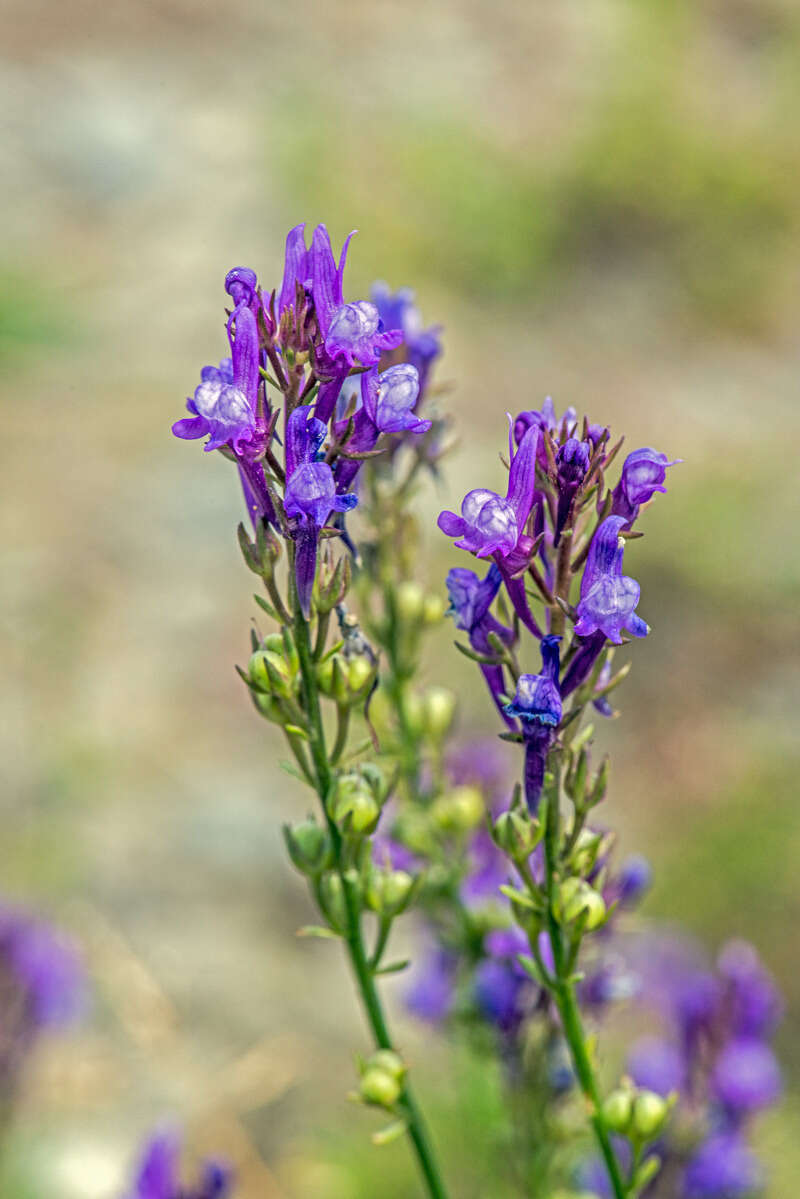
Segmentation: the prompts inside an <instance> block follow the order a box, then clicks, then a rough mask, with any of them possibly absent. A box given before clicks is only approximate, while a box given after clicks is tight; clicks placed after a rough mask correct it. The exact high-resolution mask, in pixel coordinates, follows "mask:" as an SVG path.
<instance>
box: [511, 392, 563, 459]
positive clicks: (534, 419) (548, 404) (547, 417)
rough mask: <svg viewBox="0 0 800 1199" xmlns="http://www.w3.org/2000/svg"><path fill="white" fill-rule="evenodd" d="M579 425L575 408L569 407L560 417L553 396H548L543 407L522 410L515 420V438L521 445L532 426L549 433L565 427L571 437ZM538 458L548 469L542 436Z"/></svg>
mask: <svg viewBox="0 0 800 1199" xmlns="http://www.w3.org/2000/svg"><path fill="white" fill-rule="evenodd" d="M577 426H578V414H577V413H576V411H575V409H574V408H572V407H570V408H567V410H566V411H565V413H564V415H563V416H562V417H558V416H556V410H555V407H554V406H553V400H552V397H551V396H546V397H545V401H544V403H543V404H542V406H541V408H539V409H535V408H534V409H531V410H530V411H528V412H520V414H519V416H518V417H517V419H516V420H515V421H514V440H515V441H516V443H517V445H519V444H520V442H521V441H522V438H523V437H524V436H525V434H526V432H527V431H528V429H530V428H531V427H533V428H536V429H541V430H542V432H548V433H555V432H556V430H557V429H562V428H563V430H564V433H565V435H566V436H567V437H571V436H572V435H573V433H574V432H575V430H576V428H577ZM538 460H539V465H540V466H541V468H542V470H547V454H546V452H545V448H544V438H541V439H540V441H539V449H538Z"/></svg>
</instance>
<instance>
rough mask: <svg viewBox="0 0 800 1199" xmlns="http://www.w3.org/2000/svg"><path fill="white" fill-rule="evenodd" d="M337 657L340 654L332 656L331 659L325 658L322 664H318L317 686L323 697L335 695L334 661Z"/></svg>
mask: <svg viewBox="0 0 800 1199" xmlns="http://www.w3.org/2000/svg"><path fill="white" fill-rule="evenodd" d="M337 657H338V654H331V655H330V656H329V657H327V658H323V659H322V661H321V662H318V663H317V668H316V675H317V686H318V687H319V689H320V691H321V692H322V694H323V695H328V696H330V695H332V694H333V669H334V667H333V663H334V659H335V658H337Z"/></svg>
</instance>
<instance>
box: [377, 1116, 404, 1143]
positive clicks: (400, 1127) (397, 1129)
mask: <svg viewBox="0 0 800 1199" xmlns="http://www.w3.org/2000/svg"><path fill="white" fill-rule="evenodd" d="M407 1127H408V1125H407V1124H406V1122H405V1120H393V1121H392V1123H391V1124H387V1125H386V1127H385V1128H380V1129H379V1130H378V1131H377V1132H373V1134H372V1143H373V1145H388V1144H390V1142H391V1141H396V1140H397V1138H398V1137H401V1136H402V1135H403V1133H404V1132H405V1131H406V1129H407Z"/></svg>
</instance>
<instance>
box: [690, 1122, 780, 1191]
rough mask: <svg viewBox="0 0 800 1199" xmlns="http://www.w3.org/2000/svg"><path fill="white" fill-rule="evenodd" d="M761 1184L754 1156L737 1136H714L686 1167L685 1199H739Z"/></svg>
mask: <svg viewBox="0 0 800 1199" xmlns="http://www.w3.org/2000/svg"><path fill="white" fill-rule="evenodd" d="M760 1181H761V1171H760V1170H759V1167H758V1162H757V1161H756V1159H755V1157H754V1156H753V1154H752V1153H751V1152H750V1150H749V1149H748V1148H747V1146H746V1145H745V1144H744V1142H743V1141H742V1140H741V1139H740V1138H739V1137H738V1136H737V1135H736V1133H730V1132H719V1133H715V1134H713V1135H712V1136H710V1137H709V1138H708V1140H707V1141H705V1142H704V1143H703V1144H702V1145H701V1146H700V1148H699V1149H698V1150H697V1152H696V1153H695V1155H694V1157H693V1158H692V1159H691V1161H690V1162H689V1165H688V1166H687V1167H686V1175H685V1178H684V1194H685V1196H686V1199H739V1197H740V1196H743V1195H749V1194H750V1192H751V1191H753V1190H755V1189H756V1188H757V1187H758V1186H759V1184H760Z"/></svg>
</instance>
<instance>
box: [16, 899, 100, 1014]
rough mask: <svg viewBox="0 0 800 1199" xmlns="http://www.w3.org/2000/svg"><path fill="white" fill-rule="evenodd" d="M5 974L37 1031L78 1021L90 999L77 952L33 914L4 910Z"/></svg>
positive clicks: (64, 938)
mask: <svg viewBox="0 0 800 1199" xmlns="http://www.w3.org/2000/svg"><path fill="white" fill-rule="evenodd" d="M0 969H2V970H3V973H6V972H7V973H8V974H9V975H10V976H11V979H12V980H13V983H14V985H15V987H17V988H19V990H20V991H21V993H22V996H23V999H24V1019H25V1020H26V1022H28V1021H29V1022H30V1023H31V1025H32V1026H33V1030H39V1029H42V1028H51V1027H58V1026H60V1025H63V1024H66V1023H68V1022H69V1021H70V1020H72V1019H74V1018H75V1016H76V1015H77V1014H78V1012H79V1011H80V1009H81V1007H82V1005H83V1002H84V999H85V976H84V971H83V968H82V966H81V963H80V960H79V958H78V955H77V953H76V951H75V948H74V946H73V945H72V944H71V943H70V942H69V941H68V940H67V938H66V937H64V936H62V934H61V933H59V932H58V931H57V930H56V929H54V928H52V927H51V926H50V925H48V924H46V923H45V922H44V921H42V920H38V919H37V918H35V917H34V916H32V915H30V914H29V913H28V912H25V911H23V910H22V909H19V908H15V907H10V906H9V907H5V906H3V907H0Z"/></svg>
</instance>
